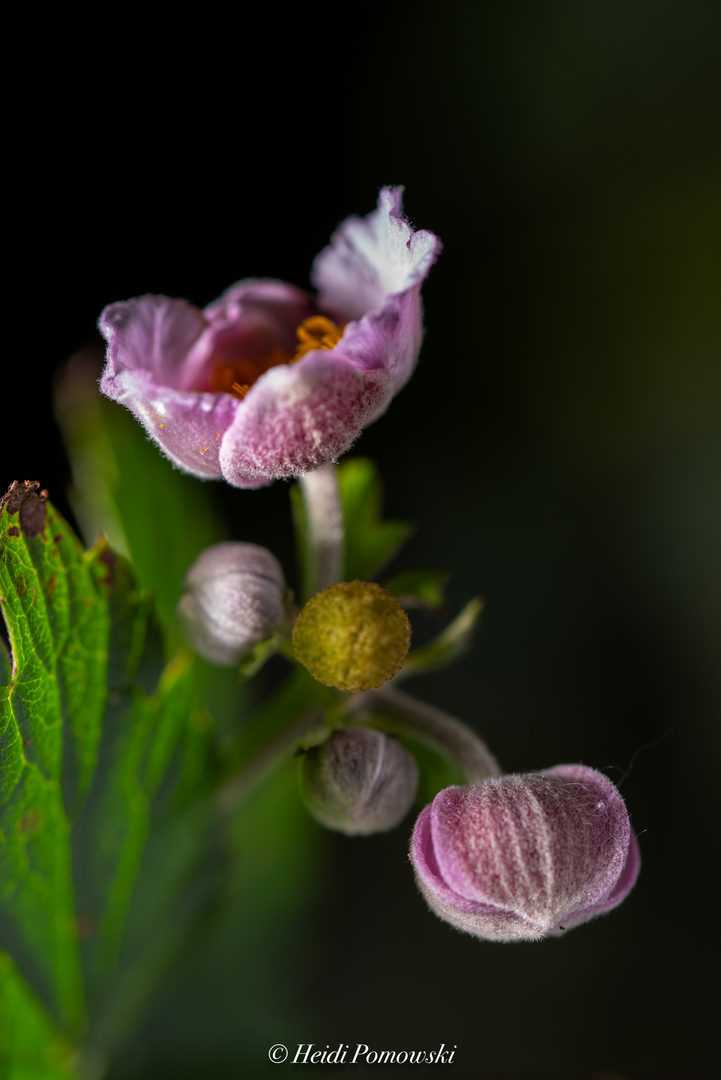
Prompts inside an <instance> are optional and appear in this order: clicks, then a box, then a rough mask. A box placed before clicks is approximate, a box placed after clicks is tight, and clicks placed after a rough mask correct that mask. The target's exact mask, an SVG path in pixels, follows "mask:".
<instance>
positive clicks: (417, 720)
mask: <svg viewBox="0 0 721 1080" xmlns="http://www.w3.org/2000/svg"><path fill="white" fill-rule="evenodd" d="M351 709H352V710H353V711H354V712H355V711H356V710H359V709H360V710H363V711H365V710H369V711H374V712H378V713H380V714H382V715H383V716H387V717H389V718H390V719H391V720H392V721H393V722H394V729H395V730H396V731H398V733H399V734H403V733H404V732H407V733H408V735H411V736H412V735H415V736H416V737H417V738H420V739H422V740H423V741H424V742H427V743H429V744H430V745H431V746H434V747H435V748H436V749H438V750H440V751H442V753H444V754H445V755H446V756H447V757H449V758H450V759H451V761H453V762H454V763H455V764H456V765H457V766H458V768H459V769H460V771H461V772H462V773H463V776H464V778H465V780H466V781H467V782H468V783H469V784H472V783H474V782H476V781H478V780H487V779H488V778H489V777H490V776H500V774H501V769H500V766H499V764H498V762H497V761H496V759H495V758H494V756H493V754H491V752H490V751H489V749H488V748H487V746H486V744H485V743H484V742H483V740H482V739H480V738H479V737H478V735H476V734H475V732H473V731H471V729H470V728H468V727H466V725H465V724H462V723H461V721H460V720H456V719H455V718H454V717H453V716H449V715H448V714H447V713H444V712H442V711H441V710H440V709H436V708H434V706H433V705H426V703H425V702H423V701H417V700H416V699H415V698H412V697H409V695H408V694H402V693H401V692H400V691H398V690H391V689H388V688H385V687H382V688H381V689H380V690H368V691H367V692H366V693H364V694H357V695H356V696H355V698H354V700H353V702H352V704H351Z"/></svg>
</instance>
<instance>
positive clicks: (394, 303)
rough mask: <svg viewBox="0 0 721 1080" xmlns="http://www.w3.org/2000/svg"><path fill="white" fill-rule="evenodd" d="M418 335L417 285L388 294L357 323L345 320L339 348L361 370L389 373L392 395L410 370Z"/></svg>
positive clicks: (420, 313) (420, 312)
mask: <svg viewBox="0 0 721 1080" xmlns="http://www.w3.org/2000/svg"><path fill="white" fill-rule="evenodd" d="M422 338H423V308H422V304H421V295H420V285H416V286H414V287H413V288H411V289H406V291H405V292H402V293H397V294H396V295H394V296H390V297H389V298H388V300H387V301H386V303H385V304H384V306H383V307H382V308H380V309H379V310H376V311H370V312H368V314H367V315H364V316H363V318H362V319H361V320H360V322H352V323H349V324H348V326H347V327H346V329H345V333H344V334H343V339H342V344H340V345H339V349H340V350H341V351H342V353H343V356H346V357H347V358H348V359H349V360H351V361H352V362H353V363H354V364H355V366H356V367H357V368H359V369H360V370H362V371H369V370H374V369H381V370H383V371H387V372H389V374H390V375H391V377H392V379H393V393H394V394H395V393H397V392H398V391H399V390H400V388H401V387H402V386H403V385H404V384H405V383H406V382H407V381H408V379H409V378H410V376H411V374H412V372H413V369H414V367H415V365H416V361H417V359H418V353H419V351H420V347H421V339H422ZM385 404H386V405H387V404H388V402H386V403H385ZM384 407H385V406H384ZM379 415H380V413H375V414H374V415H373V416H372V417H370V418H369V420H368V421H366V422H367V423H369V422H370V420H375V419H376V418H377V416H379Z"/></svg>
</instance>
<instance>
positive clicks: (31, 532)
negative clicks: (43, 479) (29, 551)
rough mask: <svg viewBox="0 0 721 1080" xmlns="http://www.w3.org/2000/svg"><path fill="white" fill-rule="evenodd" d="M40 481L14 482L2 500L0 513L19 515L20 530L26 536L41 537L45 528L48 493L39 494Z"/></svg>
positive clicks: (44, 491) (43, 491) (0, 501)
mask: <svg viewBox="0 0 721 1080" xmlns="http://www.w3.org/2000/svg"><path fill="white" fill-rule="evenodd" d="M39 487H40V482H39V481H38V480H23V482H22V483H20V482H19V481H18V480H13V482H12V484H11V485H10V487H9V488H8V490H7V492H6V493H5V494H4V495H3V497H2V499H0V513H2V511H3V510H4V511H5V512H6V513H7V514H19V515H20V518H19V521H20V528H21V529H22V531H23V532H24V533H25V535H26V536H29V537H31V538H32V537H34V536H39V535H40V533H41V532H42V531H43V529H44V528H45V500H46V499H47V497H48V493H47V491H46V490H45V489H44V488H43V490H42V491H40V492H38V488H39Z"/></svg>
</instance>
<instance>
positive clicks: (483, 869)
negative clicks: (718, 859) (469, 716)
mask: <svg viewBox="0 0 721 1080" xmlns="http://www.w3.org/2000/svg"><path fill="white" fill-rule="evenodd" d="M411 855H412V859H413V865H414V868H415V871H416V878H417V881H418V885H419V887H420V889H421V891H422V893H423V895H424V896H425V897H426V900H427V901H428V904H429V906H430V907H431V909H432V910H433V911H435V912H436V914H438V915H439V916H440V917H441V918H443V919H445V920H446V921H447V922H450V923H451V924H452V925H453V926H455V927H457V928H458V929H460V930H465V931H467V932H468V933H471V934H474V935H475V936H476V937H481V938H487V939H490V940H496V941H513V940H519V939H523V940H536V939H538V938H540V937H545V936H546V935H548V934H554V935H558V934H561V933H564V932H565V931H566V930H568V929H569V928H570V927H572V926H576V925H578V924H579V923H582V922H586V921H588V919H591V918H594V917H595V916H596V915H599V914H602V913H603V912H605V911H609V910H611V908H613V907H615V906H616V905H617V904H619V903H620V902H621V901H622V900H623V899H624V897H625V896H626V895H627V894H628V892H629V891H630V889H631V888H632V887H633V884H634V882H635V880H636V875H637V873H638V865H639V861H638V848H637V845H636V843H635V840H634V839H633V838H632V837H631V835H630V825H629V821H628V814H627V812H626V808H625V806H624V803H623V799H622V798H621V796H620V794H619V792H618V791H617V789H616V788H615V787H614V785H613V784H612V783H611V782H610V781H609V780H608V779H607V778H606V777H605V776H603V775H602V774H601V773H598V772H596V771H595V770H594V769H589V768H586V767H585V766H582V765H560V766H557V767H556V768H555V769H549V770H547V771H546V772H543V773H529V774H526V775H523V776H502V777H497V778H496V777H494V778H492V779H489V780H486V781H483V782H482V783H480V784H475V785H472V786H471V787H467V788H461V787H452V788H446V789H445V791H442V792H440V793H439V794H438V795H437V796H436V798H435V799H434V801H433V803H432V804H431V806H429V807H426V809H425V810H424V811H423V813H422V814H421V817H420V818H419V820H418V823H417V825H416V829H415V832H414V836H413V842H412V846H411Z"/></svg>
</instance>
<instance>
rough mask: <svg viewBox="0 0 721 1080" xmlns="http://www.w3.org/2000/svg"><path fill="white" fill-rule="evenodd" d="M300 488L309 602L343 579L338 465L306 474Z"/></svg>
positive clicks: (341, 519) (327, 466) (341, 512)
mask: <svg viewBox="0 0 721 1080" xmlns="http://www.w3.org/2000/svg"><path fill="white" fill-rule="evenodd" d="M300 486H301V491H302V492H303V503H304V505H305V513H306V529H307V575H308V577H307V582H306V586H307V594H308V596H307V597H306V598H308V597H311V596H315V594H316V593H318V592H320V591H321V589H325V588H327V587H328V586H329V585H335V583H336V582H337V581H340V580H341V578H342V576H343V538H344V537H343V507H342V505H341V498H340V487H339V485H338V476H337V473H336V469H335V465H331V464H328V465H321V466H320V468H318V469H314V470H313V472H309V473H305V474H304V475H303V476H301V478H300Z"/></svg>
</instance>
